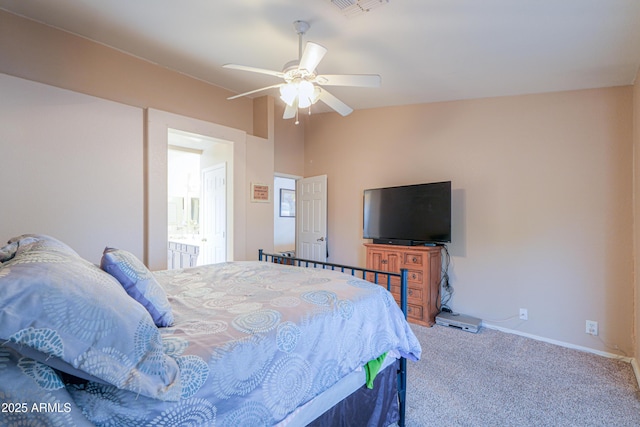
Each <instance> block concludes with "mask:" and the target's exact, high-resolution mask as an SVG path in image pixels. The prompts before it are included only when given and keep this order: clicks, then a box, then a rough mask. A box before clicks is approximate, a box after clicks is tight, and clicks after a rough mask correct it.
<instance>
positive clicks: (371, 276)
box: [258, 249, 408, 427]
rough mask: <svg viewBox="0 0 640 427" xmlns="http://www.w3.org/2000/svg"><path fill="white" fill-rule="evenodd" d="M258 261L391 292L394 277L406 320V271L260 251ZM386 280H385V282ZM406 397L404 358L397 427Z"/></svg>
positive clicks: (401, 371)
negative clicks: (333, 274) (341, 276)
mask: <svg viewBox="0 0 640 427" xmlns="http://www.w3.org/2000/svg"><path fill="white" fill-rule="evenodd" d="M258 260H260V261H265V262H274V263H277V264H287V265H293V266H297V267H305V268H321V269H325V270H334V271H340V272H342V273H347V274H351V275H352V276H355V277H359V278H361V279H364V280H368V281H370V282H373V283H376V284H378V285H381V286H386V288H387V290H388V291H391V279H392V278H393V277H396V278H398V279H399V280H400V304H399V305H400V309H401V310H402V313H403V314H404V318H405V319H406V318H407V277H408V273H407V270H406V269H404V268H403V269H401V270H400V272H399V273H390V272H388V271H381V270H372V269H369V268H363V267H353V266H349V265H341V264H334V263H330V262H321V261H313V260H308V259H303V258H296V257H290V256H284V255H276V254H269V253H266V252H264V251H263V250H262V249H260V250H258ZM385 279H386V280H385ZM406 396H407V359H405V358H404V357H403V358H401V359H400V364H399V368H398V409H399V412H400V414H399V417H400V420H399V421H398V426H399V427H404V426H405V412H406Z"/></svg>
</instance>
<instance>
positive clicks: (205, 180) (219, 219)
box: [201, 163, 227, 264]
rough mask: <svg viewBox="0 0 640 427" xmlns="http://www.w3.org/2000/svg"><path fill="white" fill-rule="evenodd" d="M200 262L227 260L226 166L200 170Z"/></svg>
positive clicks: (221, 165) (211, 262)
mask: <svg viewBox="0 0 640 427" xmlns="http://www.w3.org/2000/svg"><path fill="white" fill-rule="evenodd" d="M202 199H203V200H202V217H201V218H202V230H203V232H202V264H215V263H218V262H225V261H226V260H227V166H226V164H224V163H222V164H220V165H216V166H212V167H210V168H207V169H204V170H203V171H202Z"/></svg>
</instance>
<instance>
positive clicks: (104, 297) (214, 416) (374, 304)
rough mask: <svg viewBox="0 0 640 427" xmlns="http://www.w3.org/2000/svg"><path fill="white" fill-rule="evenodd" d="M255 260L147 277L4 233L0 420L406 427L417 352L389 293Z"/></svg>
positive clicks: (113, 255) (134, 266)
mask: <svg viewBox="0 0 640 427" xmlns="http://www.w3.org/2000/svg"><path fill="white" fill-rule="evenodd" d="M264 258H265V260H266V261H268V262H264V261H244V262H230V263H223V264H215V265H209V266H201V267H192V268H187V269H180V270H167V271H158V272H153V273H152V272H150V271H149V270H147V269H146V267H145V266H144V265H143V264H142V263H141V262H140V261H139V260H138V259H136V257H135V256H134V255H133V254H131V253H129V252H127V251H126V250H122V249H116V248H106V249H105V251H104V253H103V255H102V260H101V264H100V266H96V265H94V264H92V263H90V262H88V261H86V260H84V259H83V258H81V257H80V256H79V255H78V254H77V253H76V252H75V251H74V250H73V249H72V248H70V247H69V246H67V245H66V244H64V243H63V242H61V241H59V240H56V239H54V238H52V237H49V236H44V235H22V236H19V237H16V238H13V239H10V240H9V244H8V245H6V246H5V247H3V248H1V249H0V378H2V381H0V402H2V407H1V408H0V411H1V412H2V413H1V416H0V420H2V421H0V424H2V423H5V422H6V423H7V425H13V424H19V425H23V424H24V422H25V420H28V421H29V423H30V425H51V426H58V425H59V426H69V425H75V426H90V425H99V426H129V425H131V426H239V425H243V426H244V425H249V426H254V425H255V426H258V425H265V426H273V425H278V426H281V427H288V426H304V425H316V426H322V425H347V424H348V422H349V421H338V420H351V421H353V420H354V419H358V420H360V421H358V422H357V423H358V425H379V426H386V425H390V424H393V423H396V422H397V423H398V424H400V425H403V424H404V391H405V386H406V369H405V363H406V359H409V360H418V359H419V358H420V354H421V348H420V344H419V343H418V341H417V339H416V337H415V336H414V335H413V333H412V331H411V329H410V327H409V325H408V323H407V322H406V318H405V316H404V315H403V313H402V311H401V309H400V308H399V307H398V305H397V304H396V302H395V300H394V298H393V296H392V295H391V294H390V293H389V292H388V291H387V290H386V289H384V288H383V287H382V286H378V285H375V284H373V283H371V282H369V281H367V280H363V278H361V277H356V276H355V275H354V274H345V273H343V272H342V271H335V266H331V265H329V266H330V268H327V266H322V265H321V266H319V265H317V264H316V265H312V266H311V267H322V268H300V266H298V265H296V266H292V265H285V264H282V263H280V262H278V260H279V258H277V257H275V258H274V257H271V258H269V257H268V256H265V257H264ZM307 266H308V265H307ZM342 269H343V268H340V270H342ZM354 271H355V270H354ZM370 274H371V275H372V276H375V277H377V276H378V274H377V273H375V272H373V273H370ZM385 277H387V280H390V277H391V276H385ZM365 278H367V279H368V278H369V277H365ZM371 278H372V279H373V278H374V277H371ZM397 372H399V373H400V375H399V376H397V375H396V373H397ZM364 383H368V385H363V384H364ZM398 396H399V397H398ZM356 416H357V417H360V418H353V417H356ZM34 423H35V424H34ZM341 423H342V424H341ZM352 425H353V424H352Z"/></svg>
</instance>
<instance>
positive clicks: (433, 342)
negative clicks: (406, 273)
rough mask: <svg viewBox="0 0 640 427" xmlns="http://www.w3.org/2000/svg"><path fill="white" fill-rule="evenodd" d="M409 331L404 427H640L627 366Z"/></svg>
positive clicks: (448, 332)
mask: <svg viewBox="0 0 640 427" xmlns="http://www.w3.org/2000/svg"><path fill="white" fill-rule="evenodd" d="M412 329H413V331H414V332H415V334H416V336H417V337H418V339H419V340H420V343H421V344H422V358H421V360H420V361H419V362H417V363H414V362H410V361H409V362H408V363H407V365H408V386H407V389H408V390H407V401H408V402H407V421H406V425H407V427H425V426H536V427H538V426H580V427H584V426H640V390H639V389H638V383H637V381H636V379H635V376H634V374H633V369H632V367H631V365H630V364H629V363H626V362H623V361H619V360H615V359H610V358H607V357H603V356H598V355H595V354H591V353H586V352H582V351H579V350H573V349H567V348H564V347H560V346H556V345H553V344H548V343H544V342H540V341H536V340H533V339H529V338H524V337H521V336H518V335H513V334H507V333H504V332H499V331H495V330H490V329H485V328H483V329H481V330H480V332H478V333H477V334H473V333H470V332H464V331H461V330H457V329H453V328H448V327H443V326H437V325H436V326H434V327H433V328H425V327H422V326H417V325H412Z"/></svg>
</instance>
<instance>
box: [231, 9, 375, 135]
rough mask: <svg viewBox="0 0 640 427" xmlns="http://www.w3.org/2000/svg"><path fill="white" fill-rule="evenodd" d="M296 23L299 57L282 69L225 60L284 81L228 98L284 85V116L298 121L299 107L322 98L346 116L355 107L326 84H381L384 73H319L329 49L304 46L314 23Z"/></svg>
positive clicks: (366, 85) (373, 85) (281, 93)
mask: <svg viewBox="0 0 640 427" xmlns="http://www.w3.org/2000/svg"><path fill="white" fill-rule="evenodd" d="M293 26H294V28H295V30H296V33H297V34H298V59H297V60H293V61H289V62H287V63H286V64H285V65H284V67H283V69H282V71H274V70H267V69H264V68H255V67H248V66H245V65H236V64H225V65H223V67H224V68H230V69H234V70H242V71H250V72H253V73H261V74H268V75H271V76H275V77H279V78H282V79H284V82H283V83H278V84H274V85H271V86H267V87H263V88H260V89H255V90H252V91H249V92H245V93H241V94H239V95H235V96H231V97H229V98H227V99H236V98H240V97H242V96H246V95H251V94H254V93H257V92H262V91H265V90H269V89H274V88H280V98H281V99H282V100H283V101H284V102H285V103H286V104H287V106H286V107H285V110H284V115H283V116H282V118H284V119H291V118H294V117H295V118H296V124H298V123H299V122H298V108H309V114H311V109H310V107H311V105H312V104H315V103H316V102H318V101H322V102H324V103H325V104H326V105H328V106H329V107H331V108H332V109H334V110H335V111H337V112H338V113H339V114H341V115H342V116H346V115H348V114H351V112H353V109H352V108H351V107H349V106H348V105H347V104H345V103H344V102H342V101H340V100H339V99H338V98H336V97H335V96H333V95H332V94H331V93H329V92H328V91H327V90H326V89H325V88H324V86H358V87H379V86H380V81H381V79H380V76H379V75H377V74H317V73H316V67H317V66H318V64H319V63H320V61H321V60H322V58H323V57H324V55H325V54H326V53H327V49H326V48H325V47H323V46H320V45H319V44H317V43H313V42H307V44H306V45H305V48H304V51H303V50H302V36H303V35H304V34H305V33H306V32H307V30H309V28H310V25H309V23H308V22H305V21H295V22H294V23H293Z"/></svg>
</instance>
